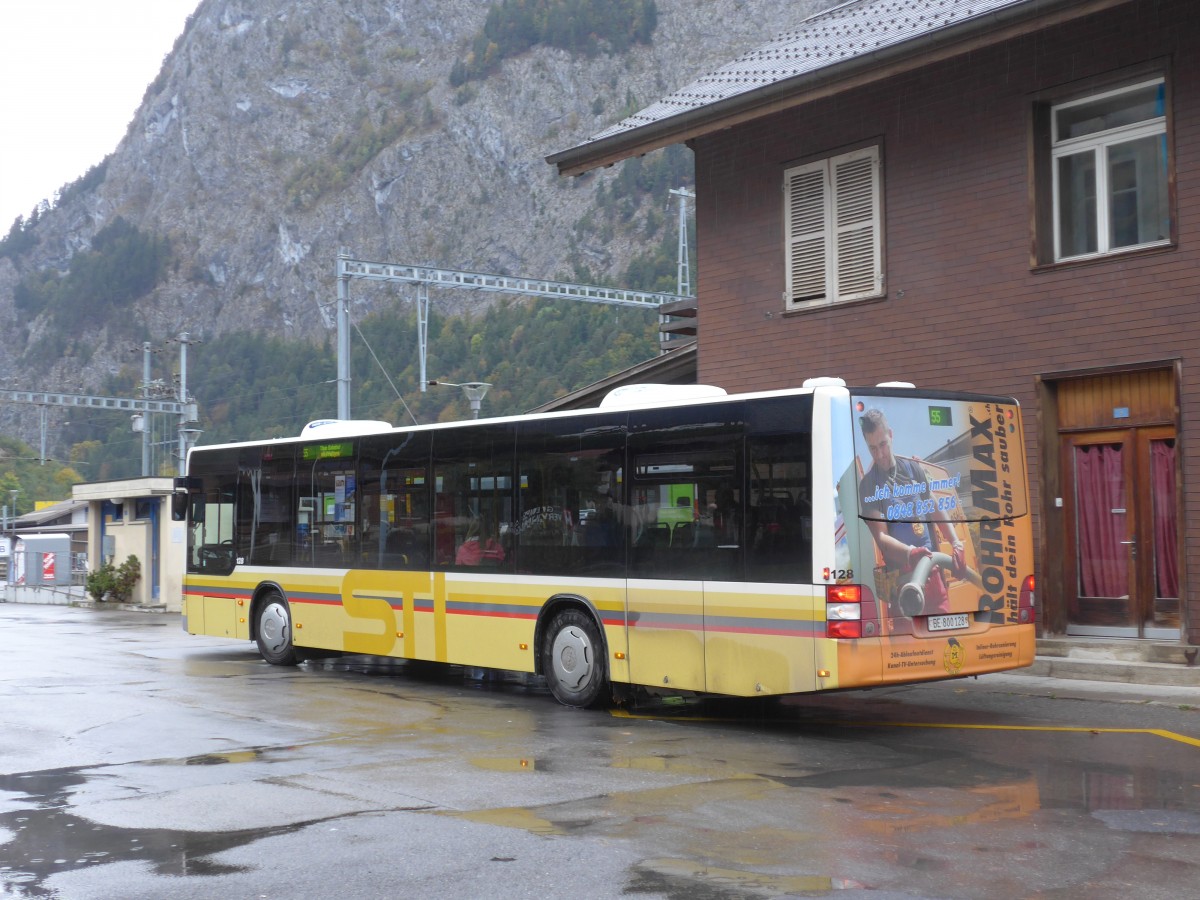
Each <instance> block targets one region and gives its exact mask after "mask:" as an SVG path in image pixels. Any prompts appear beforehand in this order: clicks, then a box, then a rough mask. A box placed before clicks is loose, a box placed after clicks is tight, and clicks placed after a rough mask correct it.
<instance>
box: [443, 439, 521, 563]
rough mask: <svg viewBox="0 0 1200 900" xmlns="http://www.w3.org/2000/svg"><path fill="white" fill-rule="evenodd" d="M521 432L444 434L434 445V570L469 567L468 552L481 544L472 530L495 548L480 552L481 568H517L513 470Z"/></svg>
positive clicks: (471, 559)
mask: <svg viewBox="0 0 1200 900" xmlns="http://www.w3.org/2000/svg"><path fill="white" fill-rule="evenodd" d="M514 441H515V429H514V428H513V427H512V426H509V425H497V426H490V427H489V426H482V427H479V428H472V429H447V430H445V431H442V432H438V433H437V436H436V437H435V438H434V446H433V480H434V566H435V567H437V568H443V567H444V568H457V567H459V566H469V565H474V564H476V563H474V562H473V559H474V556H473V554H470V553H468V552H467V551H468V550H470V549H473V548H472V547H470V546H469V547H467V549H465V550H464V549H461V548H463V545H464V544H467V542H468V540H471V541H476V540H478V536H477V535H476V534H474V533H472V525H473V523H474V526H475V528H477V529H478V532H479V535H482V536H483V538H484V541H485V546H486V541H487V540H488V539H489V538H490V539H491V540H492V541H493V542H494V546H492V547H490V548H488V552H486V553H484V552H480V554H479V561H478V563H477V564H478V565H482V566H486V567H488V568H491V569H493V570H500V571H508V570H510V569H511V568H512V554H511V553H510V552H509V551H510V549H511V547H510V546H509V545H510V544H511V531H512V523H513V520H514V516H513V466H514V463H515V454H514V451H515V447H514Z"/></svg>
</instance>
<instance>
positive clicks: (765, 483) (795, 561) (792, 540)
mask: <svg viewBox="0 0 1200 900" xmlns="http://www.w3.org/2000/svg"><path fill="white" fill-rule="evenodd" d="M748 452H749V456H750V459H749V462H750V471H749V476H750V505H749V509H748V528H747V541H748V544H749V546H748V548H747V551H748V552H747V554H746V578H747V580H749V581H768V582H797V583H804V582H807V581H809V580H810V579H811V577H812V576H811V573H812V505H811V500H810V497H811V485H810V482H811V477H810V469H811V467H810V465H809V462H810V459H811V452H812V451H811V445H810V442H809V440H808V436H807V435H805V434H800V435H790V436H779V437H767V436H763V437H755V438H753V439H751V440H750V441H749V442H748Z"/></svg>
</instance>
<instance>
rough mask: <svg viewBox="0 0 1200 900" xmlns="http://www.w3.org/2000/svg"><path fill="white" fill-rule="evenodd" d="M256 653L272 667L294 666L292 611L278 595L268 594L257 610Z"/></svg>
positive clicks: (295, 658)
mask: <svg viewBox="0 0 1200 900" xmlns="http://www.w3.org/2000/svg"><path fill="white" fill-rule="evenodd" d="M254 640H255V643H257V644H258V652H259V653H261V654H262V658H263V659H265V660H266V661H267V662H269V663H270V664H271V665H273V666H294V665H295V664H296V660H297V657H296V648H295V647H294V646H292V611H291V608H290V607H289V606H288V602H287V600H285V599H284V598H283V596H282V595H280V594H278V593H271V594H268V595H267V596H266V597H265V598H264V599H263V602H262V605H261V606H259V608H258V628H257V629H256V634H255V636H254Z"/></svg>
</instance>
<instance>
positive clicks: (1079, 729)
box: [609, 709, 1200, 747]
mask: <svg viewBox="0 0 1200 900" xmlns="http://www.w3.org/2000/svg"><path fill="white" fill-rule="evenodd" d="M609 712H610V714H611V715H612V716H613V717H614V718H618V719H660V720H662V721H671V722H737V721H741V720H739V719H728V718H716V717H713V716H656V715H652V714H651V715H640V714H637V713H631V712H628V711H627V710H623V709H614V710H609ZM803 724H806V725H808V724H811V725H841V726H848V727H851V728H957V729H961V730H964V731H969V730H976V731H1058V732H1075V733H1077V734H1149V735H1153V736H1154V737H1160V738H1165V739H1167V740H1168V741H1178V742H1179V743H1181V744H1188V745H1190V746H1192V747H1200V738H1194V737H1188V736H1187V735H1186V734H1178V733H1176V732H1174V731H1166V730H1164V729H1162V728H1089V727H1087V726H1083V725H968V724H957V723H954V722H844V721H816V720H814V721H812V722H805V723H803Z"/></svg>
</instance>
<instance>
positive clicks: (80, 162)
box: [0, 0, 200, 238]
mask: <svg viewBox="0 0 1200 900" xmlns="http://www.w3.org/2000/svg"><path fill="white" fill-rule="evenodd" d="M199 5H200V0H0V238H2V237H4V235H5V234H7V233H8V229H9V227H10V226H11V225H12V223H13V220H14V219H15V218H16V217H17V216H28V215H29V213H30V211H31V210H32V209H33V208H34V206H36V205H37V204H38V203H39V202H40V201H42V200H48V199H50V198H51V197H52V196H53V195H54V193H55V191H57V190H58V189H59V188H61V187H62V186H63V185H64V184H67V183H68V182H71V181H74V180H75V179H76V178H78V177H79V176H80V175H82V174H83V173H84V172H86V171H87V170H88V169H90V168H91V167H92V166H94V165H96V163H98V162H100V161H101V160H102V159H104V157H105V156H107V155H108V154H109V153H111V152H112V151H113V150H115V149H116V147H117V144H118V143H119V142H120V140H121V138H122V137H123V136H124V134H125V129H126V127H127V126H128V125H129V122H130V121H131V120H132V119H133V114H134V112H135V111H136V110H137V108H138V104H140V103H141V101H142V95H143V94H144V93H145V92H146V87H147V85H149V84H150V82H152V81H153V80H154V78H155V76H157V75H158V72H159V69H161V68H162V62H163V57H165V56H166V55H167V53H168V52H169V51H170V49H171V47H172V46H173V45H174V43H175V38H177V37H178V36H179V34H180V33H181V32H182V31H183V26H184V23H185V22H186V21H187V17H188V16H189V15H190V14H191V13H192V12H194V11H195V9H196V8H197V7H198V6H199Z"/></svg>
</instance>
